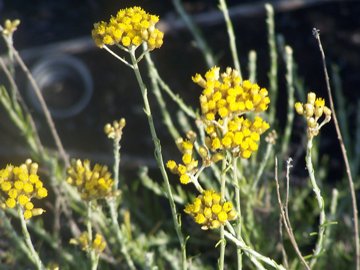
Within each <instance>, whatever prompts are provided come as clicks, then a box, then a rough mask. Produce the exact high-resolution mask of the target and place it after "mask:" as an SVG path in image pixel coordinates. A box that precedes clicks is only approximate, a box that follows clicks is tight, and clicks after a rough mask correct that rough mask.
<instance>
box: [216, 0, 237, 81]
mask: <svg viewBox="0 0 360 270" xmlns="http://www.w3.org/2000/svg"><path fill="white" fill-rule="evenodd" d="M219 4H220V10H221V11H222V13H223V15H224V19H225V23H226V29H227V33H228V36H229V42H230V51H231V55H232V59H233V62H234V66H235V69H236V70H237V71H239V76H240V79H242V75H241V69H240V62H239V56H238V53H237V48H236V38H235V33H234V27H233V24H232V23H231V20H230V16H229V10H228V8H227V5H226V1H225V0H219Z"/></svg>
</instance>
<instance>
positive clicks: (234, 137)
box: [206, 116, 270, 158]
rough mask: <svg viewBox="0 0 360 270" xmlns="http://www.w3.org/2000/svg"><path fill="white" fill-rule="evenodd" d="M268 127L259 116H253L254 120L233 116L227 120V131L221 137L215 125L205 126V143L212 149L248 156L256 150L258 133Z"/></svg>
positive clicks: (261, 132) (221, 121)
mask: <svg viewBox="0 0 360 270" xmlns="http://www.w3.org/2000/svg"><path fill="white" fill-rule="evenodd" d="M217 123H218V124H221V125H223V120H222V119H220V120H219V121H218V122H217ZM269 127H270V126H269V124H268V123H267V122H266V121H264V120H263V119H262V118H261V117H259V116H255V118H254V121H250V120H249V119H245V118H244V117H237V116H235V117H233V118H232V119H231V120H229V121H228V122H227V126H226V129H227V132H226V133H225V134H224V135H223V136H222V137H220V136H218V132H217V129H216V126H215V125H214V124H209V125H208V126H207V128H206V133H207V134H208V135H209V136H208V137H207V138H206V144H207V146H208V147H209V148H210V149H211V150H212V151H218V150H223V149H227V150H230V151H231V152H232V153H233V155H234V156H240V157H242V158H249V157H250V156H251V154H252V153H253V152H255V151H257V150H258V148H259V142H260V135H261V134H263V133H264V132H265V131H266V130H268V129H269Z"/></svg>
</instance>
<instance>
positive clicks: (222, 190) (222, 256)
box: [218, 158, 226, 270]
mask: <svg viewBox="0 0 360 270" xmlns="http://www.w3.org/2000/svg"><path fill="white" fill-rule="evenodd" d="M225 188H226V158H224V159H223V160H222V166H221V175H220V194H221V202H222V203H223V202H224V201H225ZM224 232H225V228H224V226H223V225H222V226H221V227H220V257H219V262H218V264H219V265H218V266H219V270H223V269H224V260H225V247H226V240H225V236H224Z"/></svg>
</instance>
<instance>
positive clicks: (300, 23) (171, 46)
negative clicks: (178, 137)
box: [0, 0, 360, 170]
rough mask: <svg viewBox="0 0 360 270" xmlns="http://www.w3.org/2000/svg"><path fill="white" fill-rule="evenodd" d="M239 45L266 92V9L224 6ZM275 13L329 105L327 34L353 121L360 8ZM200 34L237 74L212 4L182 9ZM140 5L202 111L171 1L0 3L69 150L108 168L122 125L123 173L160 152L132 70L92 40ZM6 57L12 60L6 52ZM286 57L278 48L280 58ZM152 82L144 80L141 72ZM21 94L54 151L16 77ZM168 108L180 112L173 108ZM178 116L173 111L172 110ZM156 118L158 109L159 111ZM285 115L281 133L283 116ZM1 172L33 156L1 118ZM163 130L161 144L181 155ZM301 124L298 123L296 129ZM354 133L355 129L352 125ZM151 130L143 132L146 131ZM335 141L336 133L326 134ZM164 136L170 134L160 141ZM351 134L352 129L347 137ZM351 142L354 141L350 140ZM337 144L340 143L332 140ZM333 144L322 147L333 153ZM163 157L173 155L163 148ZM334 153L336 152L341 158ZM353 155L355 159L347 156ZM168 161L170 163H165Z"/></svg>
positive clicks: (302, 5) (175, 74) (304, 73)
mask: <svg viewBox="0 0 360 270" xmlns="http://www.w3.org/2000/svg"><path fill="white" fill-rule="evenodd" d="M227 2H228V6H229V8H230V12H231V14H232V21H233V24H234V28H235V31H236V36H237V45H238V49H239V56H240V61H241V65H242V72H243V74H244V77H245V78H246V77H247V73H248V71H247V64H248V53H249V51H250V50H255V51H256V52H257V76H258V77H257V81H258V83H259V84H260V85H261V86H265V87H268V78H267V72H268V68H269V61H268V58H269V56H268V44H267V36H266V23H265V9H264V3H265V2H264V1H254V0H252V1H235V0H233V1H227ZM268 2H270V3H271V4H273V5H274V8H275V13H276V16H275V19H276V32H277V34H278V37H279V39H278V41H279V42H278V44H279V46H280V47H281V46H283V45H281V44H288V45H290V46H291V47H292V48H293V50H294V58H295V61H296V62H297V67H298V75H299V78H300V80H301V81H302V82H303V83H304V84H305V85H306V89H308V90H314V91H316V92H317V93H318V94H319V95H323V96H324V95H325V90H326V89H325V81H324V76H323V70H322V64H321V58H320V53H319V50H318V47H317V44H316V41H315V39H314V38H313V36H312V29H313V27H316V28H318V29H319V30H320V33H321V38H322V41H323V47H324V49H325V53H326V56H327V61H328V63H329V64H333V65H336V66H337V67H338V71H339V74H340V76H341V82H340V83H341V89H342V92H343V95H344V96H345V97H346V100H345V102H346V108H347V111H346V114H347V117H348V119H354V117H355V116H356V113H357V108H358V107H357V104H358V102H359V98H360V95H359V88H358V85H360V76H359V72H360V67H359V66H360V20H359V14H360V1H331V0H327V1H325V0H317V1H316V0H302V1H300V0H299V1H297V0H294V1H280V0H279V1H268ZM183 4H184V7H185V9H186V10H187V12H188V13H189V14H190V15H192V16H193V18H194V20H195V21H196V22H197V23H198V25H199V27H200V29H201V30H202V31H203V33H204V36H205V38H206V40H207V41H208V44H209V46H210V47H211V49H212V51H213V53H214V54H215V56H216V58H217V61H218V65H219V66H221V67H222V68H225V67H226V66H231V65H232V61H231V55H230V51H229V45H228V37H227V34H226V28H225V25H224V22H223V18H222V17H221V15H220V13H219V11H218V4H217V1H215V0H212V1H210V0H206V1H204V0H203V1H201V0H191V1H183ZM133 5H140V6H142V7H143V8H144V9H146V10H147V11H149V12H150V13H153V14H158V15H160V19H161V23H162V24H161V27H162V29H163V30H164V31H165V39H164V45H163V47H162V48H161V49H160V50H155V51H154V52H153V54H152V57H153V59H154V61H155V62H156V65H157V67H158V69H159V72H160V74H161V75H162V77H163V79H164V80H165V81H166V82H167V83H168V84H169V85H170V86H171V87H172V89H173V90H174V91H175V92H177V93H179V94H180V95H181V96H182V97H183V98H184V99H185V101H186V102H188V103H189V104H193V105H194V106H196V105H197V102H198V95H199V93H200V92H199V91H200V90H199V89H198V88H197V86H196V85H195V84H193V83H192V81H191V76H192V75H194V74H195V73H197V72H198V73H204V72H205V71H206V70H207V68H206V63H205V61H204V59H203V57H202V54H201V53H200V52H199V50H198V48H197V46H196V44H195V43H194V41H193V38H192V36H191V34H190V33H189V31H188V30H187V28H186V26H185V25H184V24H183V23H182V21H181V20H180V17H179V15H178V14H177V12H176V11H175V9H174V6H173V4H172V1H150V0H142V1H111V0H106V1H95V0H87V1H85V0H83V1H70V0H63V1H21V0H12V1H5V0H2V1H0V18H2V20H1V23H3V22H4V20H5V19H7V18H9V19H16V18H18V19H20V20H21V25H20V26H19V27H18V30H17V32H16V33H15V36H14V39H15V47H16V48H17V49H18V50H19V51H20V53H21V55H22V56H23V58H24V60H25V62H26V64H27V65H28V66H29V67H30V69H31V70H32V72H33V75H34V76H35V78H36V79H37V81H38V83H39V84H40V86H41V88H42V90H43V94H44V96H45V98H46V100H47V102H48V104H49V107H50V109H51V111H52V114H53V116H54V118H55V123H56V126H57V129H58V131H59V133H60V136H61V138H62V139H63V142H64V146H65V148H66V149H67V151H68V152H69V154H70V155H71V156H72V157H79V158H90V159H92V160H94V161H99V162H103V163H111V162H112V158H111V152H112V150H111V149H112V148H111V147H112V146H111V142H110V141H109V140H108V139H107V138H106V136H104V134H103V126H104V125H105V124H106V123H107V122H110V121H113V120H115V119H119V118H121V117H125V118H126V119H127V127H126V128H125V131H124V132H125V134H124V136H123V141H122V164H121V166H122V167H123V168H124V169H133V168H136V167H138V166H139V165H147V166H149V167H153V166H155V163H154V161H153V158H152V157H153V146H152V142H151V137H150V135H149V134H147V133H148V129H147V123H146V119H145V116H144V114H143V110H142V105H141V104H142V102H141V96H140V93H139V91H138V87H137V84H136V81H135V77H134V75H133V73H132V72H131V70H130V69H128V68H127V67H126V66H124V65H123V64H121V63H120V62H118V61H117V60H115V59H114V58H113V57H112V56H110V55H109V54H108V53H107V52H105V51H104V50H101V49H99V48H96V47H95V46H94V44H93V41H92V39H91V29H92V26H93V23H94V22H97V21H100V20H108V18H109V17H110V16H111V15H114V14H116V12H117V11H118V10H119V9H120V8H124V7H128V6H133ZM0 48H1V53H2V54H4V53H5V52H6V50H5V46H4V44H2V46H1V47H0ZM280 49H281V48H280ZM278 63H279V68H280V70H279V82H280V90H279V91H280V94H279V95H280V97H279V104H280V102H281V103H282V104H284V103H283V102H285V101H286V98H287V97H286V90H285V89H286V88H285V73H284V60H283V58H282V56H281V54H279V59H278ZM143 74H146V70H145V69H144V70H143ZM17 79H18V82H19V85H20V90H21V91H22V93H23V95H24V96H25V97H26V100H27V102H28V105H29V107H30V109H31V111H32V112H33V113H34V114H36V115H37V117H36V119H37V123H36V124H37V126H38V128H39V131H40V133H41V136H42V139H43V140H44V141H45V142H46V144H47V145H49V146H51V145H53V142H52V140H51V136H49V130H48V128H47V125H46V123H45V121H44V117H43V116H42V113H41V111H40V110H39V109H38V103H37V101H36V99H35V98H34V96H33V95H32V93H31V88H30V87H29V86H28V82H27V81H26V80H25V77H24V75H23V74H22V73H21V72H18V74H17ZM169 106H170V108H171V106H174V105H173V103H169ZM175 109H176V108H174V110H175ZM154 111H155V112H154V113H155V114H156V113H157V111H156V107H154ZM281 112H282V111H281V109H280V110H279V111H278V115H277V117H278V125H279V126H280V127H281V123H282V121H283V120H284V119H285V117H286V114H285V113H284V114H282V113H281ZM0 121H1V123H2V124H1V125H0V141H1V147H0V162H1V163H2V164H5V163H7V162H9V161H11V162H13V163H15V161H17V160H23V159H24V158H25V157H26V156H27V150H26V149H25V148H24V147H23V146H24V145H25V144H24V143H23V139H22V137H21V136H20V135H19V134H18V133H17V131H16V129H15V128H14V127H13V126H12V124H11V123H10V122H9V121H8V117H7V115H6V114H5V113H4V112H3V111H2V112H1V114H0ZM156 124H157V125H158V130H159V131H160V137H161V138H162V139H163V142H164V143H165V145H166V144H169V145H171V147H174V144H173V142H172V141H171V140H169V139H168V138H169V136H168V134H167V133H165V130H166V129H162V128H161V127H162V123H161V120H160V118H158V119H157V121H156ZM295 124H296V123H295ZM349 125H350V127H351V126H352V125H355V121H349ZM145 127H146V128H145ZM327 129H328V132H329V130H331V128H330V127H327ZM162 130H164V134H161V131H162ZM350 130H351V128H350ZM350 135H351V136H354V134H350ZM334 136H335V135H334ZM331 143H332V141H331V140H329V141H328V143H327V144H326V142H325V144H326V145H327V146H331ZM163 148H164V149H165V148H166V147H163ZM337 148H338V147H337V146H336V147H335V149H331V151H334V152H336V153H337V152H339V151H338V150H337ZM350 151H351V149H350ZM166 155H167V154H166V151H165V159H166ZM332 163H333V164H332V166H334V168H335V169H334V170H336V168H339V166H342V165H341V164H342V162H341V160H340V157H339V158H335V159H333V161H332Z"/></svg>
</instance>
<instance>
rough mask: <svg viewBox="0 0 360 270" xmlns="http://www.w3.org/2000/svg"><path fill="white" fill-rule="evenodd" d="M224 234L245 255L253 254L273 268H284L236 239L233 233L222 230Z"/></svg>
mask: <svg viewBox="0 0 360 270" xmlns="http://www.w3.org/2000/svg"><path fill="white" fill-rule="evenodd" d="M224 235H225V237H226V238H227V239H229V240H230V241H232V242H233V243H234V244H235V245H236V246H237V247H239V248H241V249H242V250H243V251H244V252H245V253H246V254H247V256H249V257H251V256H253V257H254V258H256V259H257V260H259V261H262V262H264V263H266V264H267V265H269V266H272V267H274V268H275V269H278V270H286V269H285V268H284V266H282V265H281V264H278V263H276V262H275V261H274V260H272V259H270V258H269V257H266V256H264V255H262V254H260V253H258V252H257V251H255V250H253V249H252V248H250V247H249V246H247V245H246V244H245V242H244V241H243V240H242V239H237V238H236V237H235V236H234V235H232V234H231V233H229V232H228V231H224Z"/></svg>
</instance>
